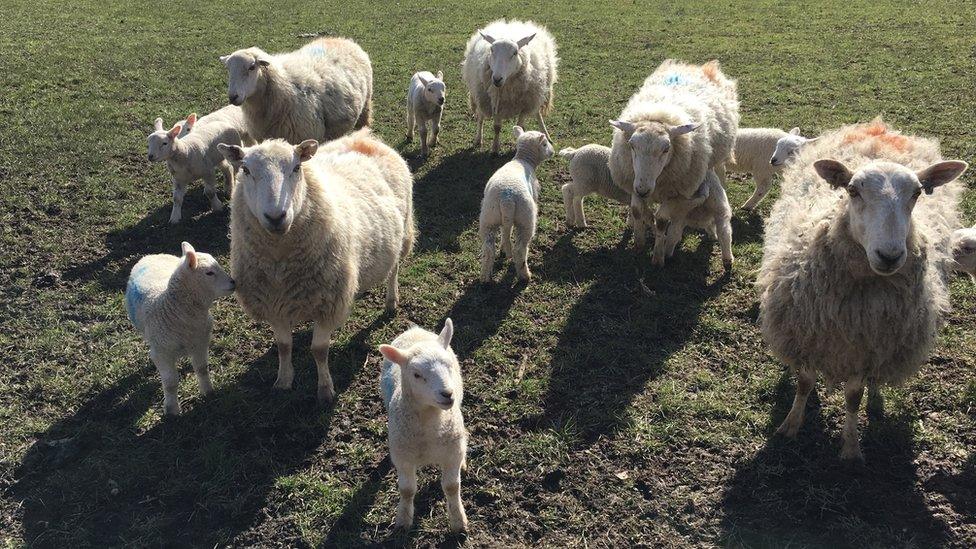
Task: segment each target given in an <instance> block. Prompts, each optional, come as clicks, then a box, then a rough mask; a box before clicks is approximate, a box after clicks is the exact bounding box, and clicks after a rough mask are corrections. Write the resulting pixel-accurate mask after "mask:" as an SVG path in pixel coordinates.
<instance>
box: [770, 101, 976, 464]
mask: <svg viewBox="0 0 976 549" xmlns="http://www.w3.org/2000/svg"><path fill="white" fill-rule="evenodd" d="M966 168H967V165H966V163H965V162H961V161H957V160H949V161H943V160H942V156H941V154H940V152H939V145H938V142H937V141H936V140H934V139H926V138H922V137H917V136H911V135H902V134H900V133H898V132H895V131H893V130H891V129H890V128H889V127H888V126H887V125H885V124H884V122H882V121H881V119H880V118H879V119H876V120H874V121H872V122H870V123H867V124H855V125H851V126H844V127H841V128H840V129H838V130H835V131H832V132H827V133H825V134H824V135H822V136H821V137H820V139H819V140H818V142H817V143H816V144H811V145H809V146H807V147H805V148H804V149H803V150H802V151H801V152H800V154H799V156H798V157H797V158H796V160H795V161H794V162H792V163H791V164H790V166H788V167H787V168H786V171H785V173H784V177H783V183H782V193H781V196H780V198H779V200H778V201H777V202H776V203H775V205H774V206H773V210H772V213H771V215H770V217H769V220H768V221H767V222H766V235H765V243H764V249H763V260H762V266H761V267H760V270H759V275H758V278H757V281H756V286H757V288H758V290H759V292H760V324H761V328H762V333H763V337H764V339H765V340H766V342H767V344H768V345H769V348H770V350H771V351H772V353H773V354H774V355H775V356H776V357H777V358H778V359H780V360H781V361H783V362H784V363H785V364H786V365H787V366H789V367H790V369H791V370H792V371H793V372H794V374H795V375H796V377H797V389H796V396H795V398H794V400H793V406H792V408H791V409H790V412H789V414H788V415H787V416H786V419H784V421H783V423H782V424H781V425H780V426H779V429H778V430H777V433H779V434H782V435H785V436H787V437H795V436H796V433H797V430H798V429H799V428H800V426H801V424H802V423H803V413H804V406H805V404H806V401H807V398H808V396H809V394H810V392H811V391H812V390H813V388H814V386H815V384H816V381H817V377H818V375H823V377H824V379H825V380H826V382H827V384H828V387H833V386H835V385H836V384H838V383H841V382H843V383H844V384H845V387H844V397H845V401H846V419H845V422H844V429H843V435H842V439H843V446H842V449H841V452H840V457H841V458H842V459H862V454H861V449H860V444H859V440H858V439H859V436H858V415H857V414H858V409H859V407H860V403H861V398H862V395H863V393H864V387H865V385H867V386H868V387H869V388H870V391H871V393H873V394H874V395H877V396H880V393H879V392H878V387H879V386H881V385H883V384H898V383H901V382H902V381H904V380H905V379H906V378H908V377H909V376H912V375H914V374H915V373H916V372H917V371H918V370H919V368H920V367H921V365H922V363H923V362H924V361H925V360H926V358H927V357H928V355H929V352H930V351H931V350H932V347H933V346H934V344H935V336H936V332H937V330H938V327H939V326H940V325H941V324H942V323H943V321H944V317H945V314H946V313H947V312H948V308H949V300H948V291H947V288H946V278H947V276H946V275H947V269H948V268H949V267H950V257H949V240H950V234H951V232H952V228H953V227H956V226H957V225H958V215H959V213H958V203H959V196H960V193H961V192H962V190H963V185H962V184H961V183H959V182H958V181H956V178H958V177H959V176H960V175H961V174H962V173H963V172H964V171H965V170H966ZM820 179H823V180H825V181H826V183H824V182H823V181H820ZM923 193H924V194H925V195H927V196H921V195H922V194H923ZM928 195H931V196H928ZM916 201H917V203H916ZM871 400H873V399H871Z"/></svg>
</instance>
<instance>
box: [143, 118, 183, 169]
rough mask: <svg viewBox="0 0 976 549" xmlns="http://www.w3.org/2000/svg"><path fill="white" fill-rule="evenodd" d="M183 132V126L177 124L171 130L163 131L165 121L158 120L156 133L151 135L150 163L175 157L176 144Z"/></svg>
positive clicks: (149, 139) (149, 140)
mask: <svg viewBox="0 0 976 549" xmlns="http://www.w3.org/2000/svg"><path fill="white" fill-rule="evenodd" d="M182 131H183V125H182V124H175V125H174V126H173V127H172V128H170V129H169V130H165V129H163V119H162V118H157V119H156V122H155V128H154V131H153V132H152V133H151V134H149V138H148V142H149V155H148V158H149V161H150V162H162V161H163V160H167V159H168V158H169V157H171V156H173V149H174V142H175V141H176V140H177V139H179V137H180V133H181V132H182Z"/></svg>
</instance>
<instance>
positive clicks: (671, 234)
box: [667, 217, 688, 257]
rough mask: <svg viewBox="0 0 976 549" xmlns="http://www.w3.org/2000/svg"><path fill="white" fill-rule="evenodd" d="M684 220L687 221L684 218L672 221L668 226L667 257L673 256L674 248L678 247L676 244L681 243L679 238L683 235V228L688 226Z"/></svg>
mask: <svg viewBox="0 0 976 549" xmlns="http://www.w3.org/2000/svg"><path fill="white" fill-rule="evenodd" d="M686 219H687V218H686V217H680V218H678V219H676V220H675V219H672V220H671V224H670V225H668V234H667V244H668V245H667V252H668V257H671V256H673V255H674V250H675V248H677V247H678V244H679V243H680V242H681V238H682V237H683V236H684V234H685V227H687V226H688V223H687V221H686Z"/></svg>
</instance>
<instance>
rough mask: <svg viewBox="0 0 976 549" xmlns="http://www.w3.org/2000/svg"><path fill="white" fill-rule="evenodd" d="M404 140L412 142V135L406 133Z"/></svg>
mask: <svg viewBox="0 0 976 549" xmlns="http://www.w3.org/2000/svg"><path fill="white" fill-rule="evenodd" d="M405 141H406V142H407V143H413V136H412V135H410V134H409V133H408V134H407V137H406V138H405Z"/></svg>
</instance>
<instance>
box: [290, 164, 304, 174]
mask: <svg viewBox="0 0 976 549" xmlns="http://www.w3.org/2000/svg"><path fill="white" fill-rule="evenodd" d="M300 169H302V165H301V164H298V165H296V166H295V169H294V170H292V173H298V170H300Z"/></svg>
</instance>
